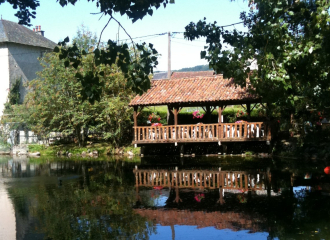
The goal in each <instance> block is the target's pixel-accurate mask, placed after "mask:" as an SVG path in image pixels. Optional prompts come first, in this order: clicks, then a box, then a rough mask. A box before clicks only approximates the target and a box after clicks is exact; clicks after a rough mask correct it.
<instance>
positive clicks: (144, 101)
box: [130, 75, 259, 106]
mask: <svg viewBox="0 0 330 240" xmlns="http://www.w3.org/2000/svg"><path fill="white" fill-rule="evenodd" d="M151 83H152V86H151V88H150V89H149V90H148V91H147V92H145V93H144V94H142V95H141V96H140V95H138V96H136V97H135V98H134V99H133V100H132V101H131V103H130V106H145V105H166V104H175V103H194V102H196V103H198V102H220V101H224V102H226V101H245V100H250V101H253V100H259V98H258V97H257V96H256V95H253V94H251V93H249V92H248V90H247V89H246V88H241V87H239V86H235V83H234V81H233V79H223V77H222V75H216V76H212V77H192V78H182V79H171V80H168V79H166V80H165V79H163V80H157V81H151Z"/></svg>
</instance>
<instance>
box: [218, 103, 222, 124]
mask: <svg viewBox="0 0 330 240" xmlns="http://www.w3.org/2000/svg"><path fill="white" fill-rule="evenodd" d="M221 118H222V106H219V107H218V123H222V119H221Z"/></svg>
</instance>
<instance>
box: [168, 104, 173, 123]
mask: <svg viewBox="0 0 330 240" xmlns="http://www.w3.org/2000/svg"><path fill="white" fill-rule="evenodd" d="M173 124H174V114H173V107H172V106H167V125H173Z"/></svg>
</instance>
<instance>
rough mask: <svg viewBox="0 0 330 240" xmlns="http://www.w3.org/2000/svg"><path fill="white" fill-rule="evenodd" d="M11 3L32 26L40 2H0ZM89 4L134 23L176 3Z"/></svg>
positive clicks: (70, 0)
mask: <svg viewBox="0 0 330 240" xmlns="http://www.w3.org/2000/svg"><path fill="white" fill-rule="evenodd" d="M77 1H78V0H59V1H57V2H58V3H59V4H60V5H61V6H62V7H65V6H67V5H68V4H72V5H75V4H76V2H77ZM5 2H7V3H9V4H11V5H12V6H13V8H14V9H17V8H19V10H18V11H17V13H16V14H15V16H17V17H18V18H19V23H20V24H24V25H28V26H31V24H30V19H31V18H35V17H36V11H35V10H36V9H37V7H39V6H40V3H39V1H38V0H24V1H21V0H0V5H1V4H2V3H5ZM87 2H96V6H97V7H99V8H100V9H101V12H102V13H103V14H105V15H108V16H111V15H112V14H113V13H120V14H121V15H124V14H125V15H127V17H128V18H129V19H131V20H132V21H133V22H135V21H137V20H139V19H142V18H143V17H145V16H146V15H150V16H152V14H153V8H155V9H158V8H159V7H160V6H161V5H163V6H164V8H165V7H166V5H167V4H168V3H174V0H147V1H117V0H107V1H103V0H97V1H94V0H87ZM31 10H32V11H31Z"/></svg>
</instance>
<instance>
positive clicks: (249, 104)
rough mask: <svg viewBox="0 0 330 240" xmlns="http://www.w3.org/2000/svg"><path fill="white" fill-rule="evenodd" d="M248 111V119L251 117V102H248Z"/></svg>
mask: <svg viewBox="0 0 330 240" xmlns="http://www.w3.org/2000/svg"><path fill="white" fill-rule="evenodd" d="M246 111H247V113H248V116H247V119H250V118H251V103H247V104H246Z"/></svg>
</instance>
